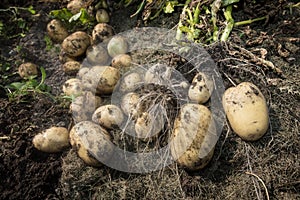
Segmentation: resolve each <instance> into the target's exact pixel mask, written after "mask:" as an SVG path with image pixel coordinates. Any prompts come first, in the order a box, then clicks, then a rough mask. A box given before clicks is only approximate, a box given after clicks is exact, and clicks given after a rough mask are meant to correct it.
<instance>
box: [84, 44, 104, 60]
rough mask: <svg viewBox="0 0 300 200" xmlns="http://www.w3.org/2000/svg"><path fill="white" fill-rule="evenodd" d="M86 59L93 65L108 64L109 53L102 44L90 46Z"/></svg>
mask: <svg viewBox="0 0 300 200" xmlns="http://www.w3.org/2000/svg"><path fill="white" fill-rule="evenodd" d="M86 59H87V61H88V62H89V63H90V64H92V65H107V64H108V59H109V55H108V53H107V50H106V49H105V48H104V47H102V46H101V45H100V44H98V45H93V46H90V47H89V48H88V49H87V51H86Z"/></svg>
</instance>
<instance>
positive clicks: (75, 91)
mask: <svg viewBox="0 0 300 200" xmlns="http://www.w3.org/2000/svg"><path fill="white" fill-rule="evenodd" d="M62 90H63V92H64V93H65V95H67V96H72V95H73V96H78V95H80V94H81V92H82V83H81V80H79V79H77V78H71V79H69V80H67V81H66V82H65V83H64V84H63V88H62Z"/></svg>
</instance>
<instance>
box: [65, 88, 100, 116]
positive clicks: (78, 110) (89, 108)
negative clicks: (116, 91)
mask: <svg viewBox="0 0 300 200" xmlns="http://www.w3.org/2000/svg"><path fill="white" fill-rule="evenodd" d="M101 103H102V99H101V97H98V96H95V95H94V94H93V93H92V92H89V91H85V92H83V93H82V94H81V95H80V96H78V97H76V98H75V99H74V101H73V102H72V103H71V105H70V111H71V112H72V114H73V119H74V121H75V122H80V121H86V120H91V119H92V115H93V113H94V111H95V110H96V109H97V108H98V107H99V106H100V105H101Z"/></svg>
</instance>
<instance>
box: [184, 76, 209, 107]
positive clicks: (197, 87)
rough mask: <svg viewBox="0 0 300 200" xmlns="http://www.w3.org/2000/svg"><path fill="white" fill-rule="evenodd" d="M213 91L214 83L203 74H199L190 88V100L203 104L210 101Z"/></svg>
mask: <svg viewBox="0 0 300 200" xmlns="http://www.w3.org/2000/svg"><path fill="white" fill-rule="evenodd" d="M212 90H213V82H212V81H211V80H209V79H208V77H207V76H206V75H205V74H204V73H202V72H198V73H197V74H196V76H195V77H194V79H193V81H192V84H191V85H190V88H189V92H188V95H189V98H190V99H191V100H192V101H193V102H196V103H200V104H203V103H205V102H207V101H208V99H209V98H210V96H211V93H212Z"/></svg>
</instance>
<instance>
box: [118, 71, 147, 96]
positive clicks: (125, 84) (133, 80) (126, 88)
mask: <svg viewBox="0 0 300 200" xmlns="http://www.w3.org/2000/svg"><path fill="white" fill-rule="evenodd" d="M141 83H142V77H141V75H140V74H139V73H136V72H133V73H129V74H126V75H125V76H123V77H122V80H121V82H120V91H121V92H131V91H134V90H135V89H136V88H137V86H138V85H140V84H141Z"/></svg>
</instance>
